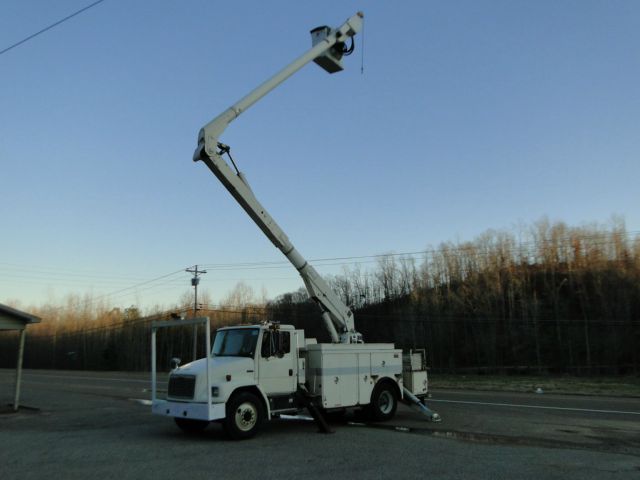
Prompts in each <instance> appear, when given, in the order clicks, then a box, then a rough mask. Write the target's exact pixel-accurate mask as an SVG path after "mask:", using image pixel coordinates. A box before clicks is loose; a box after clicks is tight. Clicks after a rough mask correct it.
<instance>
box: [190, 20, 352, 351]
mask: <svg viewBox="0 0 640 480" xmlns="http://www.w3.org/2000/svg"><path fill="white" fill-rule="evenodd" d="M362 18H363V14H362V13H361V12H358V13H357V14H356V15H354V16H353V17H351V18H349V19H348V20H347V21H346V22H345V23H344V24H343V25H342V26H340V27H338V28H337V29H334V30H331V29H329V28H328V27H319V28H318V29H314V30H312V32H311V33H312V39H313V47H312V48H311V49H310V50H309V51H307V52H306V53H305V54H303V55H301V56H300V57H298V59H296V60H294V61H293V62H292V63H291V64H289V65H288V66H287V67H285V68H284V69H283V70H281V71H280V72H279V73H277V74H276V75H274V76H273V77H271V78H270V79H269V80H267V81H266V82H264V83H263V84H262V85H260V86H259V87H257V88H256V89H254V90H253V91H252V92H251V93H249V94H248V95H246V96H245V97H243V98H242V99H241V100H239V101H238V102H236V103H235V104H234V105H232V106H231V107H229V108H228V109H227V110H226V111H224V112H223V113H222V114H220V115H218V116H217V117H216V118H214V119H213V120H212V121H211V122H209V123H208V124H207V125H205V126H204V127H203V128H202V129H201V130H200V132H199V135H198V148H197V149H196V151H195V153H194V156H193V160H194V161H198V160H202V161H203V162H204V163H205V164H206V165H207V167H209V169H210V170H211V171H212V172H213V174H214V175H215V176H216V177H217V178H218V180H220V182H221V183H222V184H223V185H224V186H225V188H226V189H227V190H228V191H229V193H231V195H232V196H233V197H234V198H235V199H236V201H237V202H238V203H239V204H240V205H241V206H242V208H243V209H244V210H245V211H246V212H247V214H248V215H249V216H250V217H251V218H252V219H253V221H254V222H255V223H256V224H257V225H258V227H259V228H260V229H261V230H262V232H263V233H264V234H265V235H266V236H267V238H269V240H271V242H272V243H273V244H274V245H275V246H276V247H277V248H278V249H279V250H280V251H281V252H282V253H283V254H284V255H285V256H286V257H287V259H288V260H289V261H290V262H291V263H292V264H293V266H294V267H295V268H296V269H297V270H298V272H299V273H300V276H301V277H302V279H303V281H304V284H305V286H306V288H307V291H308V292H309V295H310V296H311V298H312V299H313V300H314V301H315V302H316V303H317V304H318V306H319V307H320V309H321V311H322V318H323V321H324V323H325V326H326V328H327V330H328V331H329V334H330V336H331V340H332V341H333V342H335V343H337V342H341V343H358V342H362V336H361V335H360V334H359V333H358V332H356V330H355V326H354V321H353V313H352V312H351V310H350V309H349V307H347V306H346V305H345V304H344V302H342V300H341V299H340V297H339V296H338V295H336V294H335V293H334V292H333V290H331V288H330V287H329V285H328V284H327V283H326V282H325V280H324V279H323V278H322V277H321V276H320V274H319V273H318V272H317V271H316V270H315V269H314V268H313V267H312V266H311V265H310V264H309V263H308V262H307V261H306V260H305V259H304V257H303V256H302V255H301V254H300V253H299V252H298V250H296V248H295V247H294V246H293V244H292V243H291V241H290V240H289V238H288V237H287V235H286V234H285V233H284V231H283V230H282V229H281V228H280V226H279V225H278V224H277V223H276V221H275V220H274V219H273V218H272V217H271V215H269V213H268V212H267V210H266V209H265V208H264V207H263V206H262V204H261V203H260V202H259V201H258V199H257V198H256V197H255V195H254V193H253V191H252V189H251V187H250V185H249V182H248V181H247V179H246V177H245V176H244V175H243V174H242V173H241V172H240V171H239V170H238V169H237V167H236V165H235V163H233V160H231V162H232V163H233V166H234V168H235V171H234V170H233V169H232V168H231V167H230V166H229V164H228V163H227V162H226V161H225V159H224V158H223V155H224V154H227V155H229V151H230V148H229V147H228V146H227V145H224V144H223V143H220V142H219V137H220V135H221V134H222V133H223V132H224V130H225V129H226V127H227V126H228V125H229V123H230V122H231V121H233V120H234V119H236V118H237V117H238V116H239V115H240V114H241V113H242V112H244V111H245V110H246V109H247V108H249V107H250V106H251V105H253V104H254V103H256V102H257V101H258V100H260V99H261V98H262V97H264V96H265V95H266V94H267V93H269V92H270V91H272V90H273V89H274V88H276V87H277V86H278V85H280V84H281V83H282V82H284V81H285V80H286V79H287V78H289V77H290V76H291V75H293V74H294V73H295V72H297V71H298V70H300V68H302V67H303V66H304V65H306V64H307V63H309V62H310V61H312V60H313V61H315V62H316V63H317V64H318V65H320V66H321V67H323V68H324V69H325V70H327V71H328V72H329V73H334V72H336V71H339V70H341V69H342V65H341V57H342V52H343V50H344V42H345V41H346V40H347V39H349V38H351V37H353V36H354V35H355V34H356V33H358V32H359V31H360V30H361V28H362ZM229 158H230V159H231V156H230V155H229Z"/></svg>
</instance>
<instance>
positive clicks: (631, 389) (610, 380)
mask: <svg viewBox="0 0 640 480" xmlns="http://www.w3.org/2000/svg"><path fill="white" fill-rule="evenodd" d="M429 381H430V387H431V388H432V389H434V390H438V389H461V390H491V391H500V392H536V391H537V390H538V389H539V388H540V389H542V392H544V393H562V394H573V395H603V396H607V395H608V396H616V397H640V377H639V376H633V375H627V376H609V377H572V376H542V375H541V376H534V375H526V376H525V375H518V376H512V375H451V374H431V375H430V376H429Z"/></svg>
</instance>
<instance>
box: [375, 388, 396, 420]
mask: <svg viewBox="0 0 640 480" xmlns="http://www.w3.org/2000/svg"><path fill="white" fill-rule="evenodd" d="M378 409H379V410H380V412H381V413H383V414H385V415H386V414H388V413H391V411H392V410H393V395H392V394H391V392H390V391H389V390H385V391H384V392H382V393H381V394H380V396H379V397H378Z"/></svg>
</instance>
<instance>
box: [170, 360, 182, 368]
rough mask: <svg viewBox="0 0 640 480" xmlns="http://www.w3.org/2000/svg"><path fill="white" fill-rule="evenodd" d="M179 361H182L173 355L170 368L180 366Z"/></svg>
mask: <svg viewBox="0 0 640 480" xmlns="http://www.w3.org/2000/svg"><path fill="white" fill-rule="evenodd" d="M180 362H182V360H180V359H179V358H178V357H173V358H172V359H171V370H175V369H176V368H178V367H179V366H180Z"/></svg>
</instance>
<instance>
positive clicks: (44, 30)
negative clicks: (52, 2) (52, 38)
mask: <svg viewBox="0 0 640 480" xmlns="http://www.w3.org/2000/svg"><path fill="white" fill-rule="evenodd" d="M102 2H104V0H98V1H97V2H93V3H92V4H90V5H87V6H86V7H83V8H81V9H80V10H78V11H76V12H74V13H72V14H71V15H67V16H66V17H64V18H63V19H61V20H58V21H57V22H55V23H52V24H51V25H49V26H48V27H45V28H43V29H42V30H39V31H37V32H36V33H33V34H31V35H29V36H28V37H26V38H23V39H22V40H20V41H19V42H16V43H14V44H13V45H9V46H8V47H7V48H5V49H4V50H1V51H0V55H2V54H3V53H6V52H8V51H9V50H11V49H13V48H16V47H17V46H20V45H22V44H23V43H25V42H28V41H29V40H31V39H33V38H35V37H37V36H38V35H40V34H42V33H44V32H46V31H48V30H51V29H52V28H53V27H57V26H58V25H60V24H61V23H64V22H66V21H67V20H71V19H72V18H73V17H75V16H76V15H80V14H81V13H82V12H85V11H87V10H89V9H90V8H92V7H95V6H96V5H98V4H99V3H102Z"/></svg>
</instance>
